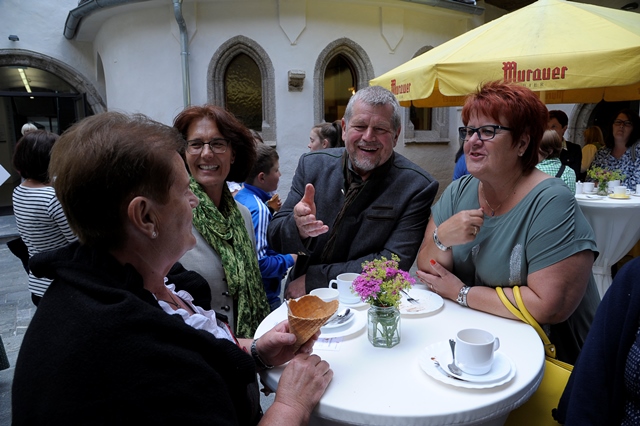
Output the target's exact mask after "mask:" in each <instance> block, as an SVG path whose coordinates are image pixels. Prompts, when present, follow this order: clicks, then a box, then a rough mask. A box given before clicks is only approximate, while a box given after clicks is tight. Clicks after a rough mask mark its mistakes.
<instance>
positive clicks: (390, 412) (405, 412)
mask: <svg viewBox="0 0 640 426" xmlns="http://www.w3.org/2000/svg"><path fill="white" fill-rule="evenodd" d="M417 287H419V286H417ZM365 309H366V308H365ZM360 313H361V314H364V315H366V312H365V311H361V312H360ZM283 318H286V306H285V305H283V306H281V307H280V308H278V309H277V310H276V311H274V312H272V313H271V314H270V315H269V316H268V317H267V318H266V319H265V320H264V321H263V322H262V324H261V325H260V327H259V328H258V330H257V332H256V336H260V335H262V334H264V333H265V332H266V331H267V330H269V329H270V328H272V327H273V326H274V325H275V324H277V323H278V322H279V321H280V320H281V319H283ZM463 328H482V329H485V330H488V331H490V332H491V333H493V334H494V335H496V336H498V337H499V338H500V349H499V350H500V351H502V352H503V353H504V354H505V355H507V356H508V357H509V358H510V359H511V360H512V361H513V362H514V363H515V365H516V375H515V377H514V378H513V379H512V380H511V381H510V382H508V383H506V384H504V385H501V386H497V387H494V388H489V389H465V388H461V387H455V386H451V385H448V384H445V383H442V382H440V381H437V380H435V379H433V378H432V377H430V376H428V375H427V374H426V373H425V372H424V371H423V370H422V369H421V367H420V365H419V363H418V357H419V355H420V353H421V352H422V351H423V350H424V349H425V348H426V347H427V346H429V345H431V344H435V343H438V342H441V341H446V340H447V339H449V338H453V337H455V334H456V332H457V331H458V330H460V329H463ZM314 352H315V353H316V354H318V355H319V356H320V357H322V358H323V359H325V360H326V361H327V362H329V364H330V365H331V368H332V369H333V371H334V377H333V380H332V382H331V383H330V384H329V387H328V388H327V391H326V393H325V394H324V396H323V397H322V399H321V400H320V402H319V404H318V405H317V407H316V409H315V411H314V413H313V415H312V419H311V424H312V425H337V424H357V425H406V426H410V425H424V424H429V425H454V424H455V425H460V424H468V425H476V424H487V425H488V424H492V425H501V424H503V423H504V421H505V420H506V417H507V416H508V414H509V412H510V411H511V410H513V409H514V408H516V407H518V406H520V405H522V404H523V403H524V402H525V401H526V400H527V399H528V398H529V397H530V396H531V394H532V393H533V392H534V391H535V390H536V389H537V387H538V385H539V383H540V380H541V379H542V374H543V369H544V350H543V347H542V342H541V341H540V338H539V337H538V335H537V334H536V332H535V331H534V330H533V328H531V327H530V326H528V325H526V324H524V323H522V322H519V321H515V320H508V319H505V318H500V317H497V316H494V315H489V314H485V313H482V312H479V311H475V310H473V309H469V308H463V307H461V306H459V305H458V304H456V303H455V302H452V301H449V300H445V302H444V306H443V308H441V310H440V311H438V312H437V313H435V314H432V315H429V316H420V317H418V316H404V315H403V316H402V318H401V342H400V344H399V345H397V346H395V347H393V348H391V349H385V348H374V347H373V346H372V345H371V343H369V340H368V339H367V333H366V327H365V328H364V329H363V330H362V331H361V332H360V333H359V334H357V335H354V336H351V337H350V338H345V340H343V341H342V342H340V343H339V344H338V350H337V351H332V350H322V349H317V348H314ZM282 369H283V367H276V368H274V369H272V370H267V371H264V372H262V373H261V375H262V379H263V381H265V383H266V384H267V385H268V386H269V387H271V388H272V389H276V388H277V384H278V380H279V379H280V375H281V373H282Z"/></svg>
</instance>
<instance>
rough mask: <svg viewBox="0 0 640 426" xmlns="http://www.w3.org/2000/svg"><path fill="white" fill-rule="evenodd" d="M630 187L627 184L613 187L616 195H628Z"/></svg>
mask: <svg viewBox="0 0 640 426" xmlns="http://www.w3.org/2000/svg"><path fill="white" fill-rule="evenodd" d="M627 192H628V189H627V187H626V186H616V187H614V188H613V193H614V194H615V195H627Z"/></svg>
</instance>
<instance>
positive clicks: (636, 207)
mask: <svg viewBox="0 0 640 426" xmlns="http://www.w3.org/2000/svg"><path fill="white" fill-rule="evenodd" d="M587 197H591V198H587ZM576 200H577V201H578V205H579V206H580V210H582V213H584V215H585V217H586V218H587V221H589V223H590V224H591V227H592V228H593V232H594V233H595V235H596V245H597V246H598V251H599V252H600V254H599V255H598V258H597V259H596V260H595V262H594V264H593V277H594V278H595V281H596V285H597V287H598V291H599V292H600V297H602V296H604V293H605V292H606V291H607V289H608V288H609V286H611V281H612V279H611V266H612V265H614V264H615V263H616V262H618V261H619V260H620V259H622V258H623V257H624V255H625V254H627V253H628V252H629V250H631V248H632V247H633V246H634V245H635V244H636V242H638V239H640V197H636V196H631V198H629V199H626V200H615V199H613V198H609V197H604V198H593V196H586V195H584V194H579V195H576Z"/></svg>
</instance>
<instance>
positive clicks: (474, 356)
mask: <svg viewBox="0 0 640 426" xmlns="http://www.w3.org/2000/svg"><path fill="white" fill-rule="evenodd" d="M499 347H500V339H498V338H497V337H494V336H493V334H491V333H489V332H488V331H485V330H480V329H477V328H467V329H464V330H460V331H458V334H457V335H456V349H455V352H456V365H457V366H458V367H460V369H461V370H462V371H464V372H465V373H467V374H472V375H477V376H478V375H481V374H486V373H488V372H489V370H491V365H492V364H493V356H494V352H495V351H496V350H498V348H499Z"/></svg>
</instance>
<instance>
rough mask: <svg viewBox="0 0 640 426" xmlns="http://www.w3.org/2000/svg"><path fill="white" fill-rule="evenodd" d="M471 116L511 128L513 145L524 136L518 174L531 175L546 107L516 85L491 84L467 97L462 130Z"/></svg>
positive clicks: (544, 127) (531, 93) (536, 162)
mask: <svg viewBox="0 0 640 426" xmlns="http://www.w3.org/2000/svg"><path fill="white" fill-rule="evenodd" d="M474 114H478V115H480V114H482V115H486V116H488V117H491V118H493V119H494V120H495V121H496V123H497V124H500V125H502V126H506V127H509V128H511V129H512V130H511V137H512V138H513V142H512V143H513V145H512V146H516V144H518V142H519V141H520V138H521V137H522V136H523V135H525V134H528V135H529V146H527V149H526V151H525V152H524V154H523V155H522V157H521V158H520V161H521V163H522V171H523V172H524V173H529V172H531V171H532V170H533V169H534V168H535V167H536V164H538V149H539V148H540V140H541V139H542V134H543V133H544V131H545V130H547V123H548V122H549V112H548V110H547V107H546V106H545V105H544V104H543V103H542V101H540V99H538V97H537V96H536V95H535V93H533V92H532V91H531V90H530V89H527V88H526V87H522V86H518V85H516V84H510V83H502V82H500V81H493V82H489V83H486V84H485V85H483V86H482V87H480V88H479V90H478V92H477V93H473V94H471V95H469V96H468V97H467V99H466V101H465V103H464V107H463V108H462V122H463V123H464V125H465V126H466V125H467V123H468V122H469V120H470V118H471V116H472V115H474Z"/></svg>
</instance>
